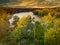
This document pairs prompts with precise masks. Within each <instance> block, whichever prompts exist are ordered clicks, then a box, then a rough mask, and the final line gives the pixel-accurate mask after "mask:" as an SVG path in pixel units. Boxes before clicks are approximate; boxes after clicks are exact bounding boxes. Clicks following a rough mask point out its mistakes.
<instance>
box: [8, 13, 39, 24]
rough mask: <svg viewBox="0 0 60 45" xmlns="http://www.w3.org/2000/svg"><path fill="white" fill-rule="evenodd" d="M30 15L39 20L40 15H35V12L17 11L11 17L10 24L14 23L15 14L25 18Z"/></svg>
mask: <svg viewBox="0 0 60 45" xmlns="http://www.w3.org/2000/svg"><path fill="white" fill-rule="evenodd" d="M28 15H30V16H31V18H33V17H34V18H35V21H39V17H38V16H37V15H34V14H33V12H20V13H15V14H13V16H12V17H11V19H9V22H10V25H12V22H13V17H14V16H18V17H19V18H23V17H26V16H28Z"/></svg>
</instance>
